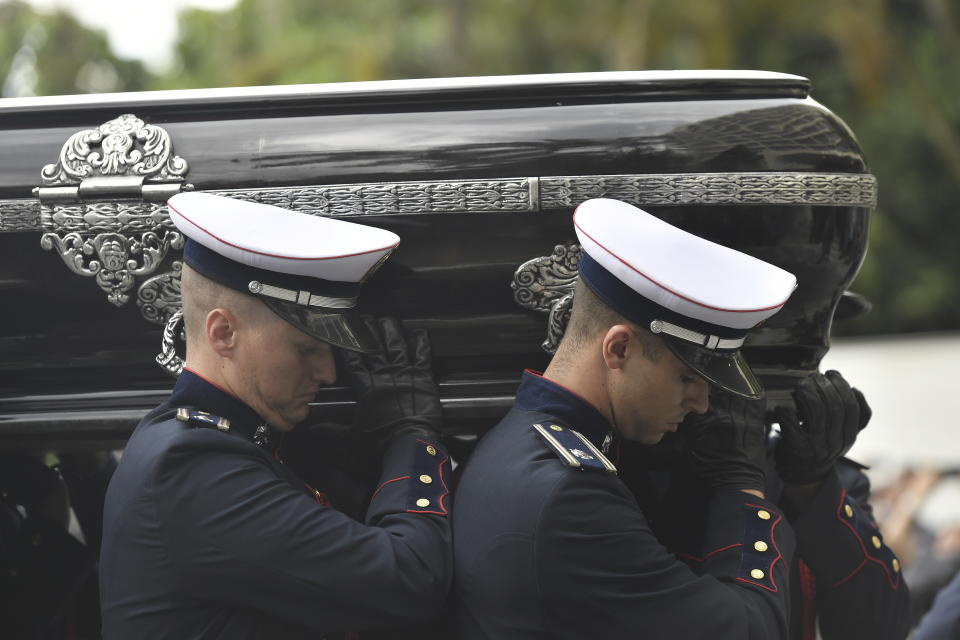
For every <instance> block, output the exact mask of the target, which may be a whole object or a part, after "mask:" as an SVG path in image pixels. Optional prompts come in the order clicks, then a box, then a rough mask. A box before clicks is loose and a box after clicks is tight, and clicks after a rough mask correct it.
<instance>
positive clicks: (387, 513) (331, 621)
mask: <svg viewBox="0 0 960 640" xmlns="http://www.w3.org/2000/svg"><path fill="white" fill-rule="evenodd" d="M242 444H243V445H245V444H246V443H242ZM242 451H245V455H244V454H242V453H238V452H237V451H230V452H226V451H222V450H205V451H199V452H198V451H196V450H195V449H190V450H186V451H182V452H179V455H178V453H177V452H174V453H173V455H171V456H170V457H169V458H168V460H167V461H166V464H165V465H164V466H163V468H162V469H160V471H159V474H158V482H157V485H156V486H157V489H156V493H155V494H154V496H153V499H154V501H155V504H156V506H157V522H158V526H159V528H160V536H161V540H162V541H163V543H164V546H165V548H166V549H168V550H169V555H170V562H171V563H172V564H173V565H174V572H175V575H176V576H177V578H178V581H179V587H180V588H181V589H182V590H183V591H184V592H185V593H188V594H190V595H193V596H196V597H197V598H202V599H204V600H206V601H214V602H221V603H223V604H225V605H231V606H241V607H251V608H254V609H257V610H260V611H262V612H264V613H268V614H272V615H275V616H278V617H280V618H283V619H285V620H289V621H291V622H296V623H298V624H300V625H303V626H304V627H307V628H310V629H314V630H317V631H336V630H358V629H361V628H369V627H381V626H388V625H394V624H403V623H408V622H411V621H417V620H421V619H423V618H427V617H430V616H432V615H435V614H436V612H437V611H438V610H439V608H440V607H441V606H442V604H443V601H444V598H445V596H446V593H447V591H448V589H449V584H450V579H451V564H452V561H451V548H450V542H451V540H450V527H449V523H448V519H447V513H446V505H445V500H446V498H445V493H446V489H445V482H446V477H447V475H448V469H449V465H448V462H447V456H446V452H445V450H444V449H443V448H442V447H441V446H440V445H439V444H437V443H430V442H426V441H415V440H414V439H413V438H412V437H411V438H405V439H399V440H398V441H397V442H395V443H394V444H393V445H392V446H391V447H390V449H389V450H388V451H387V452H386V454H385V456H384V469H385V471H384V475H383V478H384V484H383V485H381V489H380V490H379V492H378V493H377V495H375V496H374V497H373V499H372V502H371V507H370V510H369V516H368V521H367V523H360V522H357V521H355V520H353V519H351V518H349V517H348V516H346V515H344V514H342V513H340V512H338V511H336V510H334V509H332V508H330V507H326V506H323V505H321V504H319V503H318V502H316V501H315V500H314V499H312V498H311V496H310V495H309V494H308V493H307V492H305V491H302V490H300V489H298V488H296V487H293V486H291V485H290V484H289V483H288V482H286V481H284V480H282V479H280V478H278V477H277V475H276V473H275V472H274V471H273V470H272V469H271V468H270V466H269V463H268V462H267V461H266V460H264V459H263V458H261V457H260V455H259V452H258V451H256V450H253V449H251V448H248V449H246V450H242ZM421 476H422V477H423V478H424V479H421ZM427 476H429V477H430V479H431V481H430V482H429V483H428V482H426V481H425V478H426V477H427ZM424 501H427V502H428V503H429V505H428V506H425V507H423V506H418V505H424V504H425V503H424Z"/></svg>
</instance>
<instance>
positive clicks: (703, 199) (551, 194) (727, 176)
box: [0, 163, 877, 233]
mask: <svg viewBox="0 0 960 640" xmlns="http://www.w3.org/2000/svg"><path fill="white" fill-rule="evenodd" d="M184 164H185V163H184ZM51 166H54V165H51ZM178 166H179V165H178ZM184 188H188V186H187V185H184ZM210 193H215V194H217V195H223V196H230V197H235V198H239V199H241V200H250V201H252V202H262V203H265V204H272V205H276V206H279V207H283V208H286V209H291V210H293V211H299V212H301V213H308V214H311V215H323V216H334V217H338V216H364V215H377V216H383V215H410V214H421V213H474V212H514V211H515V212H534V211H547V210H556V209H569V208H571V207H574V206H576V205H577V204H579V203H580V202H583V201H584V200H587V199H589V198H599V197H603V198H615V199H618V200H623V201H624V202H629V203H631V204H635V205H637V206H641V207H643V206H679V205H699V206H713V205H807V206H832V207H870V208H872V207H875V206H876V203H877V181H876V178H874V176H872V175H870V174H851V173H785V172H754V173H707V174H697V173H674V174H633V175H599V176H547V177H542V178H537V177H525V178H499V179H489V180H447V181H437V182H379V183H368V184H340V185H319V186H316V185H310V186H300V187H279V188H267V189H231V190H214V191H211V192H210ZM158 226H163V227H166V228H168V229H172V228H173V227H172V224H171V223H170V221H169V218H168V217H167V211H166V207H164V206H163V204H162V203H157V202H116V201H110V202H100V201H98V202H96V203H92V202H91V203H85V204H76V205H59V204H57V205H52V206H47V205H41V204H40V203H38V202H37V201H36V200H30V199H24V200H0V233H4V232H20V231H48V232H49V231H55V232H56V231H61V230H68V231H85V232H91V233H92V232H95V231H97V230H100V229H101V228H102V229H106V230H111V231H116V232H120V233H131V232H134V231H137V232H139V231H140V230H152V229H155V228H156V227H158Z"/></svg>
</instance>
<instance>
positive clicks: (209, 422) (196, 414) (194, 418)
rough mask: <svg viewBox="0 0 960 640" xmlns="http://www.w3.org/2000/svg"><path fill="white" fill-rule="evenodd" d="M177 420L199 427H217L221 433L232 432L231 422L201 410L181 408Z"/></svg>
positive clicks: (178, 410)
mask: <svg viewBox="0 0 960 640" xmlns="http://www.w3.org/2000/svg"><path fill="white" fill-rule="evenodd" d="M177 420H179V421H180V422H189V423H193V424H194V425H195V426H198V427H215V428H217V429H219V430H220V431H230V421H229V420H227V419H226V418H221V417H220V416H215V415H213V414H212V413H207V412H206V411H200V410H199V409H190V408H188V407H180V408H179V409H177Z"/></svg>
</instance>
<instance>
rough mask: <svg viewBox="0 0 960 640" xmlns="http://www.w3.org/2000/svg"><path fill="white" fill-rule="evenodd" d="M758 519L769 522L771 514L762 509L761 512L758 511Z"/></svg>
mask: <svg viewBox="0 0 960 640" xmlns="http://www.w3.org/2000/svg"><path fill="white" fill-rule="evenodd" d="M757 517H758V518H760V519H761V520H769V519H770V512H769V511H764V510H763V509H760V511H757Z"/></svg>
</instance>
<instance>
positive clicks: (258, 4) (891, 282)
mask: <svg viewBox="0 0 960 640" xmlns="http://www.w3.org/2000/svg"><path fill="white" fill-rule="evenodd" d="M31 20H39V23H40V24H41V25H42V26H43V29H44V33H46V35H47V37H46V41H45V44H44V45H43V46H40V47H39V48H37V47H34V48H35V49H36V56H37V61H36V65H35V68H36V69H37V70H38V79H37V82H36V93H37V94H41V95H42V94H46V93H64V92H76V91H77V90H81V91H82V90H90V89H91V88H93V87H92V85H93V84H96V83H91V82H89V81H87V82H86V85H85V86H82V87H80V88H77V87H78V83H79V84H81V85H83V84H84V83H83V82H81V81H80V80H79V79H78V78H80V77H88V76H90V73H89V70H88V72H87V76H84V75H83V74H82V73H81V70H82V69H83V68H84V65H87V64H88V63H89V61H90V60H97V61H106V62H107V63H109V65H110V66H111V67H112V68H113V69H114V72H115V76H114V79H115V84H116V88H117V89H122V90H136V89H139V88H143V87H147V88H151V89H176V88H195V87H224V86H248V85H274V84H293V83H314V82H337V81H349V80H379V79H389V78H416V77H436V76H453V75H497V74H511V73H554V72H574V71H608V70H629V69H697V68H704V69H711V68H712V69H724V68H726V69H734V68H745V69H767V70H772V71H783V72H788V73H796V74H799V75H804V76H807V77H809V78H811V79H812V80H813V84H814V95H815V96H816V98H817V99H818V100H819V101H821V102H823V103H824V104H826V105H828V106H829V107H830V108H831V109H833V110H834V111H836V112H837V113H838V114H839V115H840V116H841V117H842V118H843V119H844V120H846V122H847V123H848V124H849V125H850V126H851V128H852V129H853V130H854V131H855V132H856V133H857V136H858V138H859V139H860V142H861V143H862V145H863V147H864V149H865V151H866V154H867V157H868V158H869V159H870V161H871V164H872V170H873V172H874V173H875V174H876V175H877V177H878V179H879V181H880V207H879V209H878V211H877V213H876V215H875V216H874V218H873V226H872V229H871V241H870V252H869V254H868V256H867V259H866V262H865V263H864V267H863V270H862V271H861V274H860V276H859V277H858V279H857V282H856V283H855V286H854V288H855V289H856V290H857V291H859V292H861V293H863V294H865V295H866V296H867V297H868V298H870V299H871V300H872V301H873V302H874V305H875V307H874V308H875V311H874V312H873V313H872V314H869V315H867V316H865V317H863V318H861V319H858V320H855V321H849V322H848V323H846V324H844V325H843V326H841V327H839V329H841V330H842V331H844V332H846V333H884V332H906V331H928V330H956V329H960V296H957V295H954V291H955V290H958V289H960V252H958V251H955V250H954V246H953V245H954V243H955V240H954V238H960V216H956V215H954V213H953V207H954V206H955V205H954V203H956V202H960V186H958V185H960V77H958V75H957V72H956V71H957V69H960V8H958V6H957V5H956V3H955V1H954V0H808V1H807V2H801V3H789V2H782V0H729V1H728V2H709V1H706V0H592V1H591V2H589V3H585V2H582V1H580V0H403V1H390V0H368V1H364V2H343V1H342V0H282V1H281V0H239V1H238V3H237V4H236V5H235V6H234V7H233V8H232V9H229V10H226V11H220V12H212V11H205V10H199V9H191V10H187V11H184V12H183V13H182V14H181V15H180V18H179V21H180V30H179V36H178V42H177V45H176V58H177V63H176V64H175V66H174V68H172V69H171V70H169V72H167V73H165V74H162V75H160V76H159V77H150V76H148V75H147V74H146V73H145V72H144V71H143V69H142V67H140V66H139V65H137V66H133V63H125V62H122V61H118V60H116V59H115V58H112V57H111V56H110V54H109V51H108V50H107V49H106V44H105V41H104V39H103V36H102V35H100V34H99V33H95V32H91V31H89V30H86V29H84V28H82V27H79V26H78V25H77V24H76V23H75V22H74V21H72V19H70V18H69V17H68V16H65V15H63V14H52V15H49V16H44V15H40V14H36V13H34V12H32V11H31V10H30V9H29V8H28V7H27V6H26V5H23V4H21V3H17V2H14V3H12V4H11V3H8V4H0V21H2V22H0V24H4V25H5V29H4V32H3V33H2V34H0V73H3V66H4V65H3V61H6V60H13V59H14V58H15V57H16V55H18V54H17V51H19V50H22V49H23V47H24V46H25V45H24V43H25V42H26V41H29V39H30V38H31V37H35V36H31V35H30V33H29V27H28V24H29V23H30V21H31ZM8 25H13V26H8ZM59 34H65V35H62V36H61V35H59ZM27 44H28V45H29V42H27ZM31 46H33V45H31ZM24 55H26V57H28V58H29V55H27V54H24ZM128 65H130V66H128ZM100 77H101V78H103V77H107V78H108V79H109V78H110V77H111V76H110V74H101V76H100ZM8 79H9V74H8ZM14 79H15V80H16V78H14Z"/></svg>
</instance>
